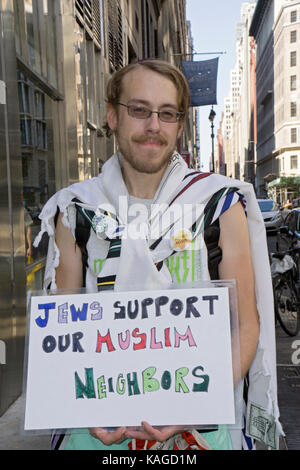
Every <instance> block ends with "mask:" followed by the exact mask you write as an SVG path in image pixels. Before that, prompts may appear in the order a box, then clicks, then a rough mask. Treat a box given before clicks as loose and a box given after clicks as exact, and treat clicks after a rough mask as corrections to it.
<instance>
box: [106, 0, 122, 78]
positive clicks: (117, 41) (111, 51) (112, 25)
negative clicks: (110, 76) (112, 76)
mask: <svg viewBox="0 0 300 470" xmlns="http://www.w3.org/2000/svg"><path fill="white" fill-rule="evenodd" d="M107 8H108V17H109V23H108V55H109V62H110V65H111V68H112V69H113V70H118V69H119V68H121V67H122V66H123V15H122V9H121V6H120V3H119V0H115V1H114V2H108V3H107Z"/></svg>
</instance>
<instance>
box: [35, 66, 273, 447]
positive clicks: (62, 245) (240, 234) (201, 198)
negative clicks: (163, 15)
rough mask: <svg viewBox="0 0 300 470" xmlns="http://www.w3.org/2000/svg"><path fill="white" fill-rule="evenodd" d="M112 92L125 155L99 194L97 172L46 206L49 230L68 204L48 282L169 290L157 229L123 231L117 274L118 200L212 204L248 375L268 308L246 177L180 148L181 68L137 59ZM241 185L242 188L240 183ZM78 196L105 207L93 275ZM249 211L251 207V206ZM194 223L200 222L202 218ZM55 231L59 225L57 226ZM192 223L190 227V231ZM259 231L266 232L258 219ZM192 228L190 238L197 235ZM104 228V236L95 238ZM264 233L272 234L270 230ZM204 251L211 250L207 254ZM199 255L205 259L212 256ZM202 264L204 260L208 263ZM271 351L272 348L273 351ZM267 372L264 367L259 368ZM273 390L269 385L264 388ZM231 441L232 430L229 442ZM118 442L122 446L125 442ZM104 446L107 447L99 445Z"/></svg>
mask: <svg viewBox="0 0 300 470" xmlns="http://www.w3.org/2000/svg"><path fill="white" fill-rule="evenodd" d="M107 98H108V99H107V101H108V103H107V130H108V132H112V133H114V134H115V136H116V139H117V143H118V149H119V151H118V153H117V154H116V155H114V156H113V157H112V158H111V159H110V160H109V161H108V162H107V163H106V165H104V167H103V173H102V176H101V177H100V178H101V184H100V186H101V189H100V190H99V193H98V189H99V178H96V179H95V178H94V179H92V180H90V181H89V182H84V183H79V184H77V185H73V186H72V187H70V188H69V189H67V190H66V191H65V192H64V190H63V192H62V193H60V194H59V195H56V196H55V197H54V200H53V201H52V203H51V202H50V203H49V205H48V210H47V209H46V212H44V214H42V216H41V218H42V221H44V230H46V229H47V224H48V226H49V223H50V224H51V223H52V222H51V220H52V219H51V217H50V216H53V215H54V213H55V212H56V210H57V207H58V208H59V210H60V214H59V216H58V219H57V224H56V235H55V241H54V238H53V236H52V244H53V246H52V254H51V246H50V255H49V256H48V268H47V270H46V281H45V282H46V285H47V286H48V284H49V282H52V287H54V288H55V287H57V288H58V289H74V288H80V287H82V286H83V285H85V286H87V287H88V288H90V289H97V285H98V288H105V289H106V288H108V287H112V288H115V289H119V290H127V289H128V290H130V288H131V285H134V286H135V288H138V289H144V290H145V289H147V288H148V289H150V288H152V289H153V288H159V287H160V288H162V287H166V288H168V286H169V285H170V282H172V279H171V276H170V272H169V271H168V269H167V268H168V262H169V260H170V259H171V257H172V256H173V255H174V250H173V249H171V250H169V254H168V255H169V256H166V255H164V256H162V255H161V254H160V252H159V246H160V245H162V244H163V242H162V241H161V240H160V239H158V240H152V241H151V243H152V244H151V243H150V240H149V239H150V238H151V237H150V236H149V234H148V235H146V236H145V237H141V239H138V240H135V241H134V243H132V241H131V240H130V237H127V238H126V237H123V239H122V248H121V251H120V256H119V259H118V261H117V263H118V264H117V265H116V266H117V267H116V269H115V271H113V268H112V267H111V266H112V265H111V264H110V262H111V260H110V259H109V258H110V250H111V246H112V245H111V243H112V242H111V241H112V239H113V238H114V237H113V236H112V235H111V234H112V233H114V234H115V233H116V232H114V229H111V230H109V229H108V228H107V226H108V225H110V224H112V225H113V224H115V225H113V227H114V228H115V227H118V228H120V227H121V226H122V222H123V221H124V214H121V209H119V208H118V207H117V205H118V198H120V196H126V197H127V198H128V201H129V205H130V204H133V203H143V204H144V205H146V206H147V207H148V208H149V207H150V205H151V202H158V203H167V204H169V205H171V204H172V203H173V201H175V200H176V202H179V203H181V204H182V206H183V204H184V202H189V203H194V202H200V203H204V204H205V211H206V212H205V213H206V214H208V211H209V210H210V211H211V213H212V215H211V217H210V220H211V224H213V223H215V222H217V224H218V227H219V240H218V244H219V247H220V248H221V250H222V259H221V261H220V264H219V266H218V274H219V278H220V279H236V281H237V291H238V312H239V338H240V361H241V376H242V377H245V376H246V374H247V373H248V371H249V369H250V367H251V364H252V363H253V360H254V357H255V354H256V350H257V345H258V338H259V331H260V322H261V321H260V319H259V315H261V312H259V313H258V310H257V304H258V302H257V299H256V294H255V289H256V287H255V284H256V283H257V282H258V280H257V279H256V280H255V275H254V267H253V254H252V256H251V248H250V241H249V232H248V224H247V218H246V215H245V209H244V207H243V204H242V203H241V202H242V199H243V196H242V195H241V192H243V195H244V196H245V193H247V195H248V193H249V191H250V193H251V189H249V188H248V186H247V185H245V184H244V183H243V184H242V183H240V182H236V181H235V182H234V183H233V182H228V180H229V179H228V178H223V177H220V176H219V175H209V174H200V173H195V172H193V171H191V170H189V169H188V168H187V167H186V165H185V163H184V162H183V160H182V159H181V157H180V156H179V155H178V154H176V152H174V150H175V148H176V144H177V140H178V139H179V137H180V136H181V133H182V130H183V123H184V118H185V116H186V113H187V110H188V106H189V93H188V85H187V82H186V80H185V78H184V76H183V75H182V74H181V72H180V71H179V70H178V69H176V68H175V67H173V66H171V65H170V64H167V63H165V62H162V61H157V60H147V61H143V62H140V63H136V64H131V65H129V66H127V67H125V68H124V69H122V70H121V71H119V72H116V73H115V74H114V76H113V77H112V79H111V81H110V83H109V85H108V97H107ZM232 181H233V180H232ZM237 183H240V184H239V186H237V187H236V184H237ZM224 188H225V189H224ZM224 190H225V192H224ZM244 190H245V191H244ZM216 195H217V198H216ZM97 198H98V199H97ZM219 198H220V200H221V201H222V204H221V205H220V203H218V204H217V202H214V205H213V202H212V201H216V200H217V201H219ZM251 198H252V199H251ZM95 199H96V201H95ZM248 199H249V201H247V196H246V202H247V204H248V202H249V207H250V209H251V207H252V206H253V204H254V203H253V196H249V197H248ZM250 199H251V201H250ZM74 200H75V201H76V204H77V209H78V210H79V211H81V212H82V213H85V212H84V206H85V205H86V207H87V208H91V204H92V202H93V201H94V206H95V209H96V208H97V204H98V207H100V209H101V210H100V213H99V211H98V213H96V215H95V216H94V217H93V219H92V221H91V225H92V228H93V230H91V234H90V238H89V240H88V243H87V245H86V247H87V252H88V261H87V270H86V271H85V272H84V270H83V261H82V259H83V258H82V252H81V250H80V249H79V246H78V244H75V243H74V236H75V232H76V230H75V225H74V220H75V218H74V213H73V212H72V211H73V209H74ZM104 202H105V203H109V204H111V205H112V206H113V208H114V209H113V210H114V212H115V218H114V220H113V221H112V219H111V218H110V217H109V216H108V215H107V212H105V210H104V209H105V208H104ZM255 204H256V202H255ZM101 205H102V208H101ZM251 205H252V206H251ZM211 207H213V210H212V209H211ZM149 210H150V209H149ZM248 210H249V209H248V205H247V206H246V212H247V211H248ZM253 211H254V212H255V211H256V208H254V209H251V210H250V212H251V213H252V212H253ZM258 212H259V211H258V210H257V212H255V217H256V218H258V224H259V222H260V220H259V217H260V215H258ZM72 214H73V215H72ZM97 214H98V215H97ZM126 215H127V214H125V218H126ZM151 217H152V216H151ZM207 218H208V217H206V220H207ZM149 220H154V219H149ZM72 221H73V222H72ZM194 222H195V223H196V225H197V220H195V221H194ZM103 224H104V225H103ZM99 226H100V228H99ZM51 227H52V228H54V226H53V225H52V226H51ZM103 227H104V228H103ZM128 227H130V223H129V225H128ZM199 227H200V225H199ZM123 228H124V224H123ZM202 228H203V227H202ZM188 229H190V230H192V228H191V227H188ZM256 229H257V230H261V228H259V225H257V227H256ZM101 231H102V232H101ZM189 233H190V234H191V231H189ZM97 234H98V235H99V234H100V236H98V237H97ZM199 234H200V235H201V228H199ZM52 235H53V234H52ZM200 235H199V236H200ZM191 236H193V235H191ZM202 236H203V234H202ZM263 237H265V235H264V234H263ZM128 238H129V239H128ZM262 239H263V238H262ZM263 240H264V241H263V243H264V246H263V249H262V251H263V253H264V255H263V257H264V259H265V260H267V255H266V249H265V247H266V244H265V239H263ZM50 242H51V240H50ZM153 242H154V243H153ZM157 245H158V249H157ZM173 248H174V247H173ZM164 250H165V248H164ZM164 250H162V251H164ZM58 253H59V264H58V255H57V254H58ZM155 253H156V254H155ZM203 253H207V251H205V250H204V251H203ZM203 253H202V255H203ZM149 254H150V255H149ZM175 255H176V253H175ZM202 255H201V256H202ZM151 256H152V258H151ZM201 256H200V258H199V260H204V257H203V256H202V257H201ZM205 256H206V255H205ZM95 259H101V260H102V261H103V265H104V268H103V269H102V270H101V272H100V273H95V272H93V260H95ZM130 260H132V262H130ZM149 260H150V261H149ZM153 260H154V261H157V263H154V261H153ZM114 261H115V260H114ZM202 262H203V263H204V264H205V262H204V261H201V263H202ZM204 264H203V266H202V265H201V269H202V272H203V273H204V274H203V275H202V279H208V278H209V275H208V274H207V272H208V271H207V269H206V271H205V267H204ZM206 264H207V263H206ZM155 266H156V268H155ZM110 269H111V270H110ZM263 269H265V265H264V268H263ZM144 273H146V274H144ZM267 276H268V274H267ZM268 282H269V281H268ZM269 285H270V284H269ZM268 298H269V299H270V298H271V297H270V296H269V297H268ZM259 301H260V299H259ZM271 343H272V338H271ZM263 347H264V346H263ZM270 348H271V350H272V348H273V349H274V343H272V344H271V345H270ZM272 354H273V352H272V353H271V357H273V356H272ZM271 368H272V367H271ZM264 372H265V371H264ZM264 372H263V369H262V371H261V373H262V374H263V373H264ZM268 373H269V371H268ZM272 380H273V379H272ZM268 391H269V389H268V387H267V389H266V394H267V393H268ZM272 400H273V403H272V405H271V406H273V407H274V413H275V415H276V393H275V398H274V397H272ZM274 400H275V402H274ZM269 405H270V403H269V404H268V405H267V407H268V408H270V406H269ZM276 419H277V416H276V417H275V420H276ZM99 425H101V422H100V423H99ZM276 425H277V424H276ZM276 425H275V426H276ZM179 432H180V430H178V428H176V427H174V426H169V427H166V428H163V429H155V428H153V427H152V426H151V423H142V429H140V430H136V431H135V430H132V429H126V428H124V427H121V428H119V429H117V430H115V431H113V432H106V431H105V430H104V429H102V428H93V429H90V434H89V435H88V436H86V437H85V439H86V441H85V444H83V445H86V446H87V448H90V447H89V446H90V440H91V439H92V442H94V443H95V442H97V440H98V442H99V443H102V444H101V445H103V444H104V445H111V444H112V445H113V446H114V447H113V448H124V442H125V443H126V446H127V445H128V442H129V441H130V440H131V439H137V440H146V441H147V440H150V441H153V440H154V441H160V442H161V441H165V440H167V439H169V438H170V437H171V436H173V435H175V434H178V433H179ZM220 432H221V431H220V430H219V431H216V432H215V433H208V434H207V436H208V437H207V436H206V435H205V438H207V439H208V441H210V442H209V445H210V447H211V448H222V447H221V445H219V444H218V436H220ZM209 434H210V435H209ZM90 436H93V437H92V438H91V437H90ZM214 437H216V444H214V443H212V442H213V439H214ZM221 437H222V436H221ZM223 437H224V436H223ZM223 437H222V438H223ZM227 437H228V436H225V440H226V439H227ZM72 439H73V442H74V445H73V447H72V443H71V444H70V442H69V447H68V446H67V448H80V447H77V443H75V441H76V437H75V438H74V436H73V437H72V436H71V438H70V440H69V441H72ZM87 441H89V443H88V442H87ZM118 444H120V446H121V447H118ZM95 445H96V444H95ZM129 445H131V444H129ZM122 446H123V447H122ZM91 447H93V446H92V445H91ZM237 447H239V445H238V446H237ZM83 448H84V447H83ZM96 448H99V447H97V446H96ZM101 448H102V447H101ZM127 448H128V447H127ZM224 448H231V443H230V442H229V443H228V442H227V444H226V445H225V447H224Z"/></svg>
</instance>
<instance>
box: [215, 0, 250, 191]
mask: <svg viewBox="0 0 300 470" xmlns="http://www.w3.org/2000/svg"><path fill="white" fill-rule="evenodd" d="M254 10H255V2H252V1H251V2H245V3H243V4H242V7H241V16H240V21H239V22H238V23H237V26H236V63H235V67H234V69H232V70H231V72H230V91H229V96H228V97H227V98H226V99H225V102H224V123H223V126H222V128H223V148H224V152H223V153H224V163H225V165H226V174H227V175H228V176H231V177H233V178H237V179H241V180H246V181H249V182H251V183H252V184H254V183H255V177H254V168H255V162H254V158H255V156H254V155H253V142H254V136H253V128H252V126H251V119H252V114H251V113H252V109H253V107H252V105H251V103H252V100H253V99H254V98H255V96H254V95H253V94H251V89H252V83H253V80H254V79H255V77H254V76H253V66H252V63H253V57H254V55H255V48H253V45H252V41H251V38H249V28H250V24H251V19H252V16H253V13H254Z"/></svg>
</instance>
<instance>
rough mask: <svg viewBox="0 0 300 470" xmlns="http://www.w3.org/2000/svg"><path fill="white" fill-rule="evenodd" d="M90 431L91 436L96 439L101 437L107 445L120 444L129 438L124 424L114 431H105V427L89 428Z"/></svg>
mask: <svg viewBox="0 0 300 470" xmlns="http://www.w3.org/2000/svg"><path fill="white" fill-rule="evenodd" d="M89 431H90V435H91V436H93V437H94V438H95V439H99V441H101V442H103V444H104V445H106V446H109V445H110V444H120V443H121V442H123V441H124V440H125V439H127V436H126V434H125V433H126V428H125V427H124V426H123V427H121V428H118V429H117V430H116V431H112V432H108V431H105V429H103V428H89Z"/></svg>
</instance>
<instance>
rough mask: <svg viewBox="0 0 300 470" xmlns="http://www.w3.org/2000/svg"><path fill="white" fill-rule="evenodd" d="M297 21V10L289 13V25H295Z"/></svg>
mask: <svg viewBox="0 0 300 470" xmlns="http://www.w3.org/2000/svg"><path fill="white" fill-rule="evenodd" d="M296 21H297V10H293V11H291V23H296Z"/></svg>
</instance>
